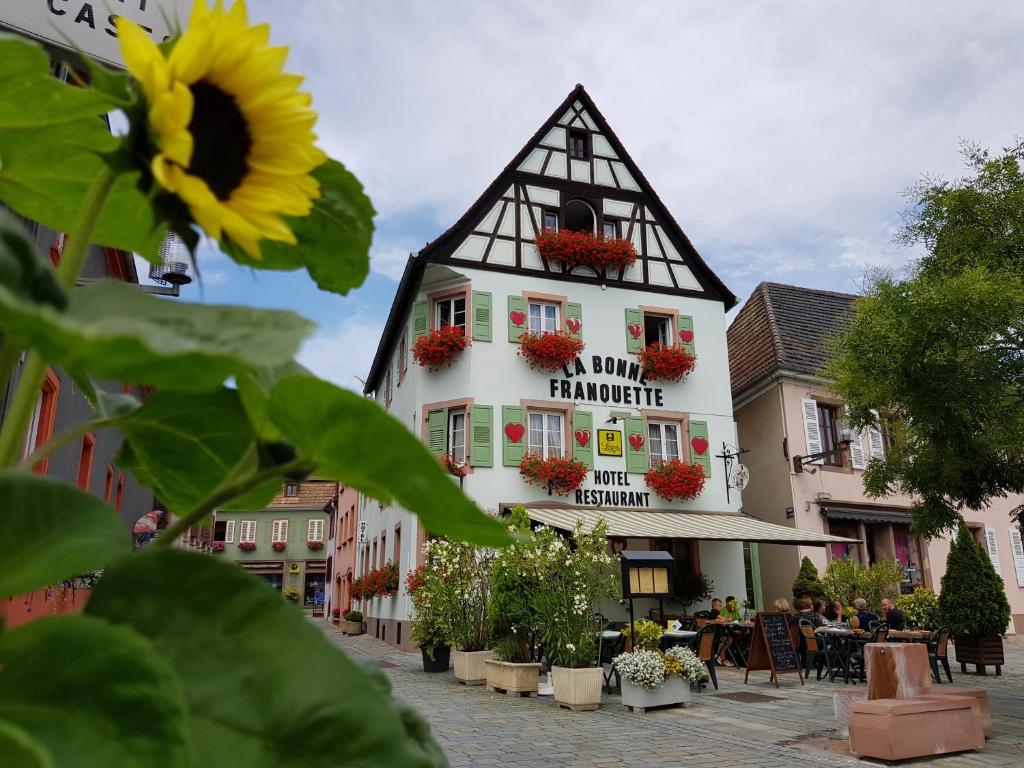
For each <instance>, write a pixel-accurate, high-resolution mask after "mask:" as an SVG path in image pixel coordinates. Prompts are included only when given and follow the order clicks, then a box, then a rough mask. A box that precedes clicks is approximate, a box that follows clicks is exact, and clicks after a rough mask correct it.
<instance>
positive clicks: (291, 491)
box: [284, 483, 299, 497]
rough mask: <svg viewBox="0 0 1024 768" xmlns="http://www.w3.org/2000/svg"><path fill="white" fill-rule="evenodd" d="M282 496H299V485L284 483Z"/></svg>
mask: <svg viewBox="0 0 1024 768" xmlns="http://www.w3.org/2000/svg"><path fill="white" fill-rule="evenodd" d="M284 495H285V496H292V497H294V496H298V495H299V484H298V483H285V484H284Z"/></svg>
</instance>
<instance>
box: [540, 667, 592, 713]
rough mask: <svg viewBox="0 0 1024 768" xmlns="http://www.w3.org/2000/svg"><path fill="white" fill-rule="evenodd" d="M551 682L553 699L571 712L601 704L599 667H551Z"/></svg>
mask: <svg viewBox="0 0 1024 768" xmlns="http://www.w3.org/2000/svg"><path fill="white" fill-rule="evenodd" d="M551 682H552V684H553V685H554V688H555V701H557V702H558V703H559V704H560V705H561V706H563V707H566V708H568V709H571V710H572V711H573V712H579V711H581V710H587V709H597V708H598V707H600V706H601V683H602V682H603V678H602V676H601V667H583V668H582V669H571V668H569V667H552V668H551Z"/></svg>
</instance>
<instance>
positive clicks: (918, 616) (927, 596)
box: [896, 587, 939, 629]
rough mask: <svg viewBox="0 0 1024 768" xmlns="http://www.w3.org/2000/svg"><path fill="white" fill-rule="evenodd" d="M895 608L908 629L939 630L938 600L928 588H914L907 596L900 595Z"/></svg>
mask: <svg viewBox="0 0 1024 768" xmlns="http://www.w3.org/2000/svg"><path fill="white" fill-rule="evenodd" d="M896 607H897V608H899V609H900V611H901V612H902V613H903V618H904V619H905V620H906V622H907V627H908V628H910V629H938V628H939V598H938V596H937V595H936V594H935V593H934V592H933V591H932V590H930V589H928V587H915V588H914V591H913V592H911V593H910V594H909V595H900V596H899V597H898V598H896Z"/></svg>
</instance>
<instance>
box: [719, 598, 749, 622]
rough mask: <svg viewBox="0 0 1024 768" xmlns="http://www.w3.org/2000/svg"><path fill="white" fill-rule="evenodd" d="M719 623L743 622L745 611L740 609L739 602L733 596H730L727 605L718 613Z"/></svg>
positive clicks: (726, 601)
mask: <svg viewBox="0 0 1024 768" xmlns="http://www.w3.org/2000/svg"><path fill="white" fill-rule="evenodd" d="M718 620H719V621H742V620H743V611H742V610H741V609H740V605H739V601H738V600H737V599H736V598H735V597H734V596H733V595H729V596H728V597H727V598H725V605H724V606H722V609H721V610H720V611H719V612H718Z"/></svg>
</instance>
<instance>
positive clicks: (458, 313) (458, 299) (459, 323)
mask: <svg viewBox="0 0 1024 768" xmlns="http://www.w3.org/2000/svg"><path fill="white" fill-rule="evenodd" d="M434 321H435V325H434V327H435V328H445V327H447V326H449V325H454V326H456V327H458V328H462V329H463V330H465V329H466V297H465V295H462V296H450V297H449V298H447V299H436V300H435V301H434Z"/></svg>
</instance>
